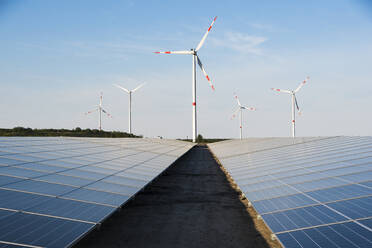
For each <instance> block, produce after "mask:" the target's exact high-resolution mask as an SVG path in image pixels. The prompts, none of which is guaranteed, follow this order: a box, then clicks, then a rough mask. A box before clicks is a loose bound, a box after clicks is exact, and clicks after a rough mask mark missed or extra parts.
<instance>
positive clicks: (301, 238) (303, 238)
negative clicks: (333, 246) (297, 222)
mask: <svg viewBox="0 0 372 248" xmlns="http://www.w3.org/2000/svg"><path fill="white" fill-rule="evenodd" d="M290 234H291V235H292V236H293V238H294V239H295V240H297V242H298V243H300V244H301V247H319V246H318V245H317V244H316V243H315V242H314V241H313V240H312V239H311V238H310V237H309V236H307V235H306V234H305V233H304V232H303V231H302V230H300V231H294V232H290Z"/></svg>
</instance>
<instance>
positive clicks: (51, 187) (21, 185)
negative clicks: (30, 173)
mask: <svg viewBox="0 0 372 248" xmlns="http://www.w3.org/2000/svg"><path fill="white" fill-rule="evenodd" d="M3 187H4V188H8V189H16V190H20V191H24V192H33V193H39V194H47V195H53V196H58V195H61V194H65V193H67V192H70V191H72V190H74V189H76V188H75V187H72V186H66V185H61V184H54V183H46V182H41V181H34V180H24V181H21V182H16V183H12V184H9V185H5V186H3Z"/></svg>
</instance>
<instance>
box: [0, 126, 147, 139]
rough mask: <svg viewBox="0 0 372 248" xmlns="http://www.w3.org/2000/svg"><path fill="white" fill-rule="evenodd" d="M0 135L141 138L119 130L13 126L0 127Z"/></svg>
mask: <svg viewBox="0 0 372 248" xmlns="http://www.w3.org/2000/svg"><path fill="white" fill-rule="evenodd" d="M0 136H54V137H56V136H68V137H104V138H142V136H141V135H139V136H138V135H134V134H130V133H126V132H119V131H103V130H101V131H100V130H98V129H89V128H88V129H81V128H80V127H77V128H75V129H71V130H70V129H52V128H51V129H36V128H35V129H32V128H24V127H15V128H11V129H7V128H0Z"/></svg>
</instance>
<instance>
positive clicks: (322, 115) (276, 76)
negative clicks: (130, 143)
mask: <svg viewBox="0 0 372 248" xmlns="http://www.w3.org/2000/svg"><path fill="white" fill-rule="evenodd" d="M214 16H218V19H217V21H216V23H215V26H214V27H213V29H212V30H211V32H210V34H209V36H208V38H207V40H206V43H205V44H204V46H203V48H202V49H201V50H200V52H199V55H200V59H201V60H202V62H203V64H204V66H205V69H206V71H207V72H208V74H209V76H210V77H211V79H212V81H213V82H214V84H215V86H216V91H215V92H212V91H211V90H210V88H209V86H208V83H207V81H206V80H205V79H204V78H203V77H202V73H201V72H200V70H198V71H197V80H198V81H197V87H198V93H197V94H198V127H199V133H201V134H203V136H206V137H238V135H239V129H238V120H237V119H235V120H230V117H231V114H232V112H233V111H234V109H235V107H236V103H235V102H234V99H233V92H237V93H238V95H239V97H240V100H241V102H242V103H243V104H245V105H248V106H255V107H257V109H258V110H257V111H256V112H245V113H244V116H243V118H244V125H243V126H244V131H243V135H244V136H245V137H269V136H289V135H290V97H289V96H288V95H284V94H277V93H276V92H273V91H271V90H270V88H271V87H275V88H283V89H294V88H296V87H297V86H298V84H299V83H300V82H301V81H302V80H303V79H304V78H305V77H306V76H310V81H309V83H308V84H307V85H305V86H304V87H303V88H302V90H301V91H300V92H299V93H298V96H297V97H298V101H299V105H300V107H301V109H302V112H303V115H302V116H301V117H298V118H297V134H298V135H299V136H325V135H372V129H371V126H372V117H371V116H372V115H371V106H372V97H371V95H372V84H371V83H372V82H371V78H372V69H371V59H372V32H371V30H372V4H369V3H368V1H365V0H329V1H318V0H315V1H294V0H287V1H228V2H227V1H104V2H102V1H88V0H86V1H41V0H40V1H39V0H34V1H26V0H25V1H17V0H14V1H4V0H0V37H1V39H0V53H1V58H0V87H1V91H2V97H1V98H0V115H1V116H2V117H1V118H0V127H14V126H24V127H32V128H74V127H77V126H79V127H82V128H97V115H95V114H93V115H90V116H85V115H84V112H86V111H88V110H91V109H93V108H94V106H95V105H97V104H98V101H99V94H100V92H101V91H102V92H103V94H104V100H103V105H104V107H105V109H106V110H107V111H108V112H110V113H111V114H112V115H113V118H112V119H108V118H104V119H103V128H104V129H105V130H121V131H126V130H127V128H128V124H127V108H128V103H127V101H128V100H127V95H125V94H124V93H123V92H121V91H119V90H118V89H116V88H114V87H113V86H112V84H113V83H119V84H121V85H123V86H125V87H128V88H134V87H136V86H137V85H138V84H139V83H141V82H144V81H145V82H147V85H146V86H145V87H143V88H142V89H140V90H139V91H138V92H136V93H135V94H134V96H133V129H134V132H135V133H137V134H143V135H144V136H146V137H156V136H158V135H160V136H164V137H168V138H180V137H186V136H188V137H190V136H191V102H192V101H191V100H192V99H191V62H192V60H191V56H185V55H156V54H153V53H152V52H153V51H158V50H188V49H190V48H193V47H196V45H197V44H198V43H199V41H200V39H201V37H202V36H203V34H204V32H205V31H206V29H207V28H208V26H209V25H210V23H211V21H212V19H213V17H214Z"/></svg>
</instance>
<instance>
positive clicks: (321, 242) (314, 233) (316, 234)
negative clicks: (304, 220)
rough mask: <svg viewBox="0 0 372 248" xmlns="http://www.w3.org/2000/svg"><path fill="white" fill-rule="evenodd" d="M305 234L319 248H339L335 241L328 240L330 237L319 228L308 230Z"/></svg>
mask: <svg viewBox="0 0 372 248" xmlns="http://www.w3.org/2000/svg"><path fill="white" fill-rule="evenodd" d="M303 232H304V233H305V234H306V235H307V236H309V237H310V238H311V239H312V240H313V241H314V242H315V243H316V244H317V245H318V246H319V247H324V248H338V246H337V245H336V244H335V243H334V242H333V241H331V240H330V239H328V237H327V236H325V235H324V234H323V233H322V232H320V231H319V230H318V229H317V228H311V229H306V230H304V231H303Z"/></svg>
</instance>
